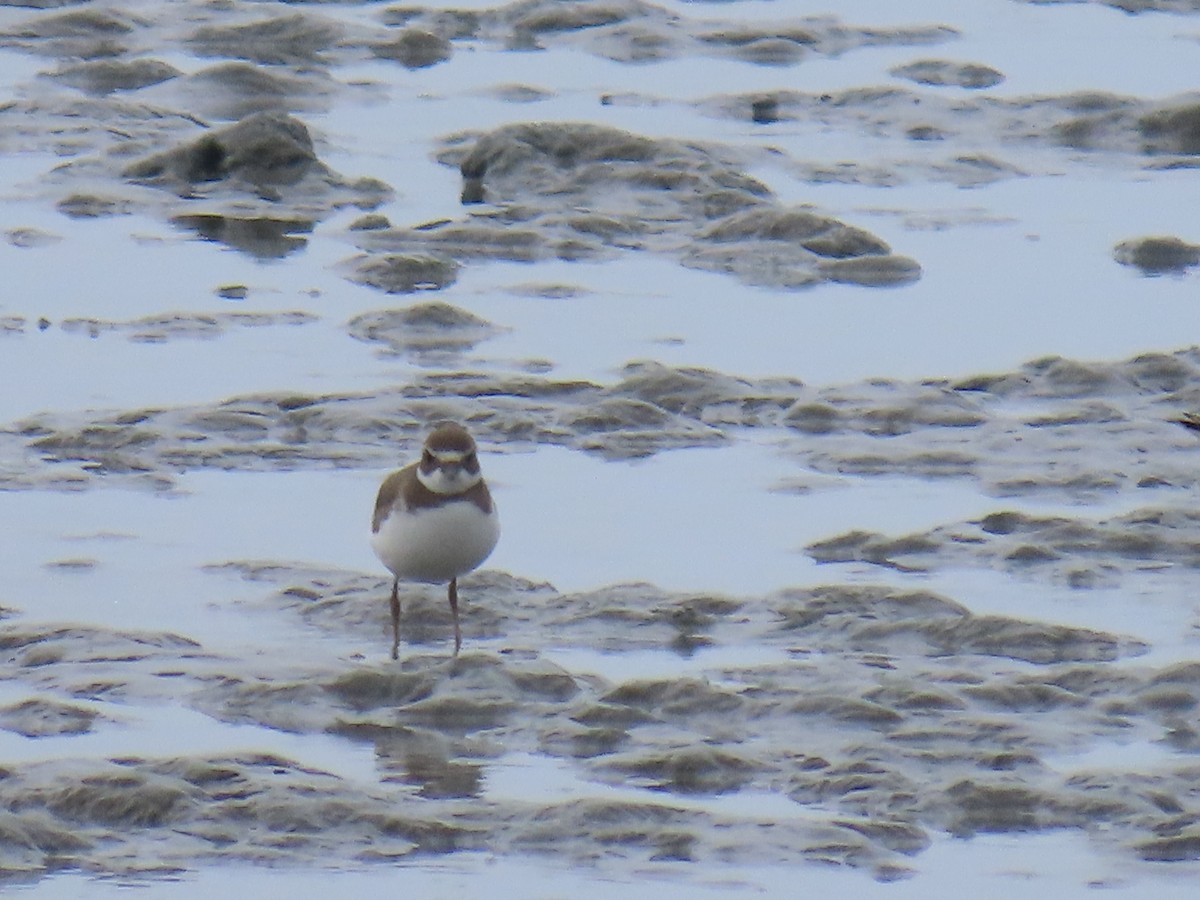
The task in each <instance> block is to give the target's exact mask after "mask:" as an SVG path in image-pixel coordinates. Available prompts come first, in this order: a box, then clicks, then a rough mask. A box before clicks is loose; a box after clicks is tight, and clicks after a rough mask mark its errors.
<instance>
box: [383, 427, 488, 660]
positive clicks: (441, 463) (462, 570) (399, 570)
mask: <svg viewBox="0 0 1200 900" xmlns="http://www.w3.org/2000/svg"><path fill="white" fill-rule="evenodd" d="M499 537H500V520H499V519H498V518H497V517H496V506H495V504H494V503H493V502H492V495H491V493H490V492H489V491H488V488H487V484H486V483H485V482H484V480H483V475H482V474H481V473H480V471H479V457H478V456H477V454H476V448H475V440H474V439H473V438H472V437H471V435H470V433H469V432H468V431H467V430H466V429H465V428H463V427H462V426H461V425H457V424H455V423H453V422H443V423H440V424H439V425H437V426H436V427H435V428H434V429H433V431H432V432H430V434H429V437H427V438H426V439H425V448H424V450H423V451H422V453H421V460H420V462H415V463H412V464H411V465H408V466H405V467H404V468H403V469H400V470H399V471H397V472H393V473H392V474H391V475H389V476H388V477H387V478H385V479H384V481H383V484H382V485H381V486H380V488H379V496H378V497H376V498H375V515H374V517H373V518H372V520H371V548H372V549H373V550H374V551H375V555H376V556H378V557H379V559H380V561H381V562H382V563H383V564H384V565H385V566H387V568H388V569H389V570H390V571H391V573H392V575H393V580H392V597H391V609H392V659H396V658H397V655H398V654H399V650H400V593H399V592H400V582H401V581H417V582H424V583H426V584H447V583H448V585H449V587H448V588H447V591H448V597H449V600H450V612H451V613H452V614H453V616H454V654H455V656H457V655H458V651H459V648H461V647H462V632H461V631H460V629H459V625H458V578H459V576H460V575H465V574H466V573H467V572H470V571H471V570H472V569H475V568H476V567H478V566H479V565H480V563H482V562H483V561H484V560H485V559H487V558H488V555H489V554H490V553H491V552H492V549H493V548H494V547H495V546H496V541H497V540H498V539H499Z"/></svg>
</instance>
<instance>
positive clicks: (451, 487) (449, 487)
mask: <svg viewBox="0 0 1200 900" xmlns="http://www.w3.org/2000/svg"><path fill="white" fill-rule="evenodd" d="M417 480H418V481H420V482H421V484H423V485H425V487H426V488H428V489H429V490H431V491H433V492H434V493H435V494H443V495H447V494H461V493H463V492H464V491H469V490H470V489H471V488H473V487H475V485H477V484H479V482H480V481H482V480H483V476H482V475H480V474H479V473H478V472H476V473H474V474H472V473H471V472H468V471H466V470H465V469H460V468H453V469H451V470H450V471H449V472H447V470H446V469H443V468H441V467H440V466H439V467H438V468H436V469H434V470H433V471H432V472H425V471H423V470H422V469H419V468H418V469H417Z"/></svg>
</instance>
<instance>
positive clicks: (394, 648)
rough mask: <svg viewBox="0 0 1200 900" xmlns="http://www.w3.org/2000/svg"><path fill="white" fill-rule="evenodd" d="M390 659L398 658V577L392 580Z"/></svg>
mask: <svg viewBox="0 0 1200 900" xmlns="http://www.w3.org/2000/svg"><path fill="white" fill-rule="evenodd" d="M391 607H392V659H399V658H400V579H399V578H395V579H393V580H392V601H391Z"/></svg>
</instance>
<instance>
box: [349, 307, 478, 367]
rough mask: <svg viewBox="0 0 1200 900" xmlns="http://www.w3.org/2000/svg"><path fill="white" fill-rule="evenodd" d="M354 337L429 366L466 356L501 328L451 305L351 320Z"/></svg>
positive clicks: (402, 310)
mask: <svg viewBox="0 0 1200 900" xmlns="http://www.w3.org/2000/svg"><path fill="white" fill-rule="evenodd" d="M349 330H350V334H351V336H353V337H355V338H357V339H358V340H360V341H367V342H370V343H374V344H376V345H378V346H381V350H380V352H381V354H384V355H390V356H408V355H411V356H413V357H415V358H417V359H418V360H421V361H423V362H424V363H426V364H431V363H434V362H435V361H445V360H447V359H448V358H449V357H451V356H456V355H459V354H462V353H465V352H467V351H469V350H471V349H472V348H473V347H475V346H476V345H477V344H479V343H480V342H482V341H485V340H487V339H488V338H490V337H493V336H494V335H496V334H498V333H499V332H500V329H499V328H497V327H496V326H495V325H493V324H492V323H491V322H488V321H487V320H486V319H482V318H480V317H479V316H476V315H474V314H472V313H469V312H467V311H466V310H463V309H459V308H458V307H455V306H451V305H450V304H448V303H418V304H414V305H413V306H410V307H408V308H406V309H390V310H381V311H379V312H373V313H363V314H362V315H359V316H355V317H354V318H353V319H351V320H350V323H349Z"/></svg>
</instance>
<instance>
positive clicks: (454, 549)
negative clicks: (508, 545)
mask: <svg viewBox="0 0 1200 900" xmlns="http://www.w3.org/2000/svg"><path fill="white" fill-rule="evenodd" d="M499 538H500V520H499V519H498V518H497V517H496V510H495V508H494V507H493V508H492V511H491V513H485V512H483V510H481V509H480V508H479V507H478V506H476V505H475V504H474V503H472V502H470V501H469V500H460V501H452V502H450V503H445V504H443V505H441V506H437V507H434V508H432V509H420V510H415V511H412V510H409V511H403V512H402V511H400V510H398V509H394V510H392V512H391V514H390V515H389V516H388V517H387V518H386V519H384V521H383V524H382V525H380V527H379V531H378V532H376V533H375V534H373V535H371V548H372V549H373V550H374V551H375V555H376V556H378V557H379V559H380V561H381V562H382V563H383V564H384V565H385V566H387V567H388V569H389V570H391V572H392V574H393V575H395V576H397V577H398V578H401V579H403V580H405V581H425V582H430V583H432V584H439V583H442V582H447V581H449V580H450V579H451V578H457V577H459V576H460V575H465V574H466V573H467V572H470V571H471V570H472V569H474V568H476V567H477V566H479V565H480V563H482V562H483V561H484V560H485V559H487V558H488V555H489V554H490V553H491V552H492V549H493V548H494V547H495V546H496V541H497V540H498V539H499Z"/></svg>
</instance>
